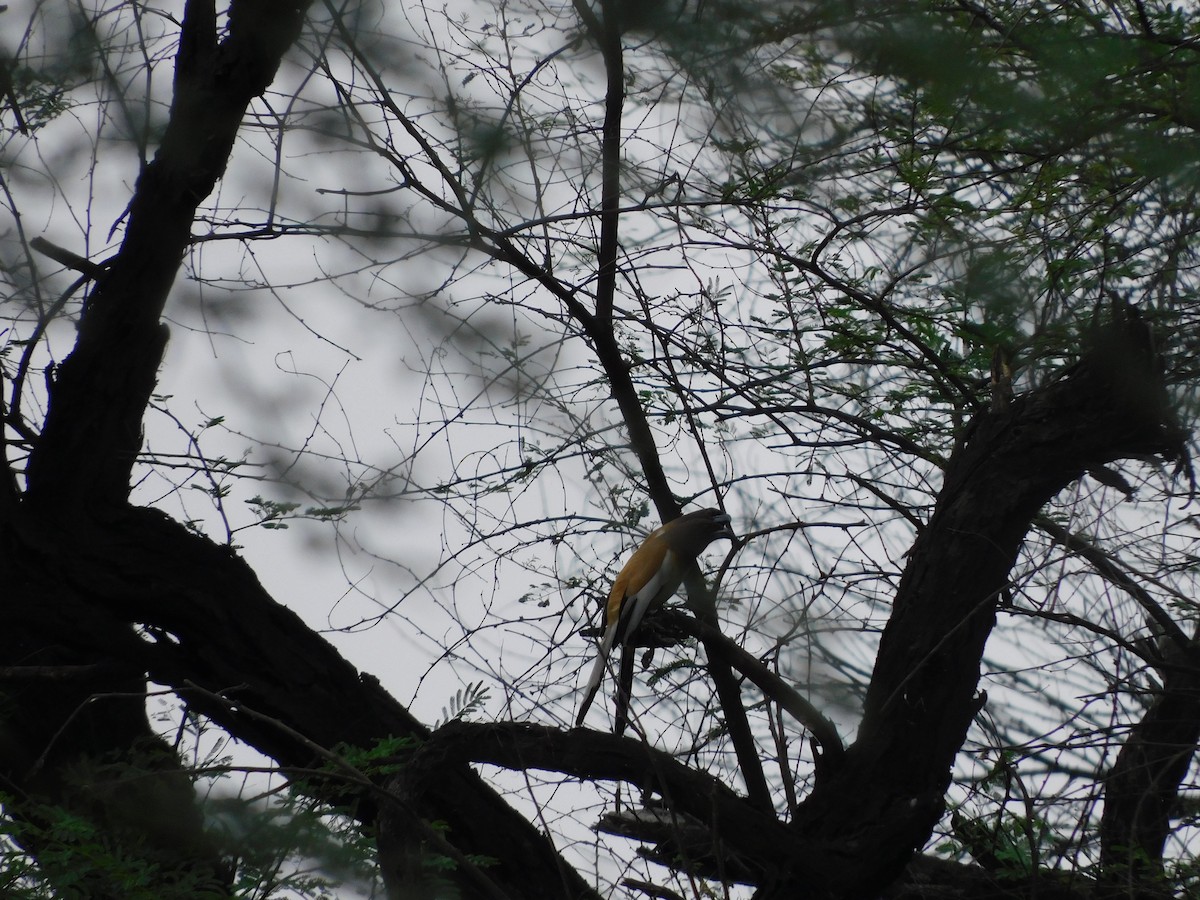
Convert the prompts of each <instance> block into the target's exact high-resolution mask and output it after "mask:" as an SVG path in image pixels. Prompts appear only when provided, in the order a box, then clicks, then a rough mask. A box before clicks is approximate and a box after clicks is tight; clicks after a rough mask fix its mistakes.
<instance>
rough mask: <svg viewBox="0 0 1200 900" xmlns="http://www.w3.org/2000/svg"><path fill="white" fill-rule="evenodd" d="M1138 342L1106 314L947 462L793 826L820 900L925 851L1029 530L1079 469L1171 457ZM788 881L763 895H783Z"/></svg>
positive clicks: (1127, 314) (1149, 365)
mask: <svg viewBox="0 0 1200 900" xmlns="http://www.w3.org/2000/svg"><path fill="white" fill-rule="evenodd" d="M1183 452H1184V451H1183V436H1182V435H1181V433H1180V432H1179V430H1178V429H1177V428H1176V426H1175V425H1174V423H1173V419H1172V416H1171V415H1170V412H1169V408H1168V405H1167V397H1166V392H1165V389H1164V387H1163V384H1162V379H1161V375H1160V371H1159V360H1158V358H1157V356H1156V354H1155V352H1154V348H1153V342H1152V340H1151V335H1150V333H1149V329H1148V328H1147V327H1146V326H1145V325H1144V323H1143V322H1142V321H1140V319H1139V318H1138V317H1137V315H1136V314H1135V313H1134V311H1133V310H1129V309H1124V308H1122V309H1118V310H1117V311H1116V312H1115V314H1114V321H1113V322H1112V323H1111V324H1110V325H1108V326H1106V327H1105V328H1103V329H1101V330H1100V331H1099V333H1098V334H1097V335H1096V337H1095V344H1094V346H1093V347H1092V348H1091V349H1090V350H1089V351H1088V352H1087V353H1086V354H1085V355H1084V357H1083V358H1082V359H1081V361H1080V362H1079V363H1078V364H1077V365H1076V366H1074V367H1073V368H1072V369H1070V370H1068V371H1067V372H1066V373H1064V375H1063V376H1062V377H1061V378H1059V379H1058V380H1056V381H1054V382H1052V383H1049V384H1047V385H1045V386H1044V387H1042V388H1040V389H1038V390H1035V391H1033V392H1030V393H1029V394H1026V395H1023V396H1019V397H1016V398H1015V399H1013V400H1012V402H1011V403H1010V404H1007V405H1003V406H1002V407H1001V408H999V409H994V410H991V409H989V410H984V411H982V412H980V413H979V414H978V416H977V417H976V419H975V420H974V422H973V423H972V426H971V428H970V429H969V432H968V435H967V437H966V440H965V442H964V443H963V445H962V446H961V447H960V448H959V449H958V450H957V452H955V454H954V455H953V457H952V459H951V460H950V462H949V464H948V466H947V470H946V476H945V483H944V485H943V487H942V490H941V492H940V493H939V495H938V500H937V503H936V506H935V510H934V513H933V515H932V517H931V519H930V521H929V523H928V524H927V526H926V527H925V528H924V529H923V530H922V531H921V533H920V535H919V536H918V537H917V540H916V542H915V544H914V545H913V548H912V550H911V551H910V553H909V562H908V565H907V567H906V568H905V571H904V573H903V576H902V578H901V581H900V585H899V587H898V589H897V593H896V598H895V601H894V607H893V611H892V615H891V617H890V619H889V621H888V624H887V626H886V627H885V629H884V632H883V635H882V639H881V641H880V647H879V652H878V655H877V657H876V663H875V669H874V672H873V674H872V677H871V682H870V685H869V688H868V691H867V696H866V702H865V708H864V714H863V719H862V723H861V725H860V728H859V733H858V737H857V739H856V740H855V742H854V743H853V744H852V745H851V746H850V747H849V748H848V749H847V752H846V754H845V757H844V759H843V760H842V761H841V762H840V764H839V765H838V766H837V767H836V768H834V769H832V770H831V771H829V772H827V773H824V775H825V777H822V778H819V779H818V781H817V785H816V788H815V790H814V791H813V793H812V794H811V795H810V797H809V798H808V799H807V800H806V802H805V803H803V804H802V806H801V809H800V810H799V814H798V815H797V819H796V822H795V827H796V830H797V832H798V833H799V834H801V835H806V836H809V837H810V838H811V839H813V840H820V841H822V842H824V843H825V844H826V845H827V846H828V847H829V855H830V861H831V864H830V865H829V866H828V867H827V868H826V871H824V872H821V873H819V875H820V877H819V878H818V879H817V881H818V882H819V883H820V884H822V888H823V890H825V891H827V893H828V895H829V896H832V897H839V898H858V897H873V896H877V895H878V893H879V892H880V891H881V890H882V889H883V888H884V887H885V886H886V885H887V884H889V883H890V882H891V881H893V880H894V879H895V878H896V877H897V876H898V875H899V874H900V873H901V872H902V871H903V869H904V866H905V865H906V863H907V862H908V860H909V859H910V858H911V856H912V854H913V852H914V851H915V850H916V849H918V848H919V847H921V846H922V845H923V844H924V843H925V841H926V840H928V838H929V836H930V834H931V833H932V829H933V827H934V825H935V824H936V823H937V821H938V819H939V817H940V816H941V813H942V811H943V808H944V804H943V797H944V794H945V791H946V789H947V787H948V786H949V783H950V776H951V767H952V766H953V763H954V759H955V756H956V755H957V753H958V750H959V748H960V747H961V746H962V743H963V741H964V739H965V737H966V733H967V729H968V727H969V726H970V724H971V720H972V718H973V717H974V716H975V714H976V713H977V712H978V711H979V709H980V708H981V707H982V706H983V705H984V703H985V702H986V697H985V696H984V695H982V694H979V693H977V688H978V683H979V672H980V660H981V659H982V656H983V650H984V645H985V643H986V641H987V639H988V636H989V634H990V633H991V630H992V627H993V625H994V623H995V618H996V608H997V605H998V603H999V600H1000V597H1001V596H1002V593H1003V591H1004V589H1005V587H1006V586H1007V583H1008V573H1009V570H1010V569H1011V567H1012V565H1013V562H1014V561H1015V559H1016V555H1017V552H1018V550H1019V549H1020V546H1021V543H1022V541H1023V540H1024V537H1025V534H1026V532H1027V531H1028V529H1029V527H1030V525H1031V523H1032V520H1033V518H1034V516H1035V515H1036V514H1037V512H1038V510H1039V509H1040V508H1041V507H1042V506H1043V505H1044V504H1045V503H1046V502H1047V501H1048V500H1050V499H1051V498H1052V497H1053V496H1054V495H1055V494H1057V493H1058V492H1059V491H1060V490H1062V489H1063V488H1065V487H1066V486H1067V485H1069V484H1070V483H1071V482H1073V481H1074V480H1076V479H1078V478H1079V477H1081V476H1082V475H1083V474H1084V472H1086V471H1087V470H1088V469H1090V468H1093V467H1097V466H1100V465H1103V464H1105V463H1108V462H1111V461H1113V460H1117V459H1121V458H1127V457H1141V456H1146V455H1151V454H1163V455H1167V456H1171V457H1180V456H1181V455H1182V454H1183ZM813 874H815V873H803V872H799V871H798V872H797V874H796V876H795V877H794V878H788V879H784V880H783V881H782V882H781V883H780V885H779V886H778V888H777V892H776V891H772V892H769V893H768V894H767V895H769V896H781V897H782V896H788V895H789V894H788V891H789V890H795V889H797V888H798V887H799V886H800V885H801V884H809V885H811V884H812V883H813V881H814V879H813V877H812V876H813Z"/></svg>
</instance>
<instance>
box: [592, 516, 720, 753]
mask: <svg viewBox="0 0 1200 900" xmlns="http://www.w3.org/2000/svg"><path fill="white" fill-rule="evenodd" d="M723 537H724V538H729V539H730V540H733V539H734V534H733V529H731V528H730V527H729V516H727V515H725V513H723V512H721V511H720V510H719V509H701V510H697V511H696V512H691V513H688V514H687V515H683V516H680V517H679V518H677V519H673V520H671V521H670V522H667V523H666V524H665V525H662V526H660V527H659V528H657V529H655V530H654V531H652V532H651V533H650V536H649V537H647V538H646V540H644V541H643V542H642V545H641V546H640V547H638V548H637V550H635V551H634V552H633V555H632V556H631V557H629V560H628V562H626V563H625V565H624V567H623V568H622V569H621V571H620V573H619V574H618V575H617V580H616V581H614V582H613V586H612V590H611V591H610V592H609V594H608V603H607V604H605V607H604V633H603V636H602V637H601V639H600V648H599V651H600V652H599V654H598V655H597V657H596V663H595V665H594V666H593V667H592V674H591V676H590V677H589V678H588V683H587V688H586V691H585V693H584V696H583V704H582V705H581V706H580V707H579V715H577V716H576V717H575V725H576V726H579V725H582V724H583V719H584V716H586V715H587V711H588V709H589V708H590V707H591V705H592V701H593V700H594V699H595V697H596V691H598V690H599V689H600V681H601V680H602V679H603V678H604V670H605V668H606V667H607V665H608V659H609V656H610V655H611V654H612V648H613V646H614V645H615V644H616V643H618V642H619V643H621V644H622V646H624V647H626V648H628V647H629V646H630V644H631V639H632V637H633V634H634V632H636V631H637V629H638V626H639V625H641V624H642V620H643V619H644V618H645V617H646V613H647V612H648V611H649V610H651V609H657V608H658V607H659V606H662V605H663V603H665V602H666V601H667V600H669V599H670V598H671V596H672V595H673V594H674V593H675V592H676V591H677V590H679V585H680V584H681V583H682V582H683V577H684V575H685V574H686V573H687V569H688V566H690V565H691V564H692V563H693V562H695V561H696V557H698V556H699V555H700V554H701V553H702V552H703V551H704V548H705V547H707V546H708V545H709V544H711V543H712V542H713V541H715V540H717V538H723ZM626 658H627V659H628V660H629V664H628V679H629V680H632V676H633V664H632V660H633V657H632V655H631V653H630V652H628V651H627V652H626ZM625 669H626V666H625V665H623V666H622V679H621V681H622V684H619V685H618V691H617V733H618V734H620V733H621V732H623V731H624V715H623V714H622V710H623V709H624V707H625V704H626V703H627V702H628V699H629V698H628V696H624V697H623V696H622V693H621V692H622V691H624V692H625V694H626V695H627V694H628V691H629V685H628V684H625V683H624V682H625V681H626V675H625Z"/></svg>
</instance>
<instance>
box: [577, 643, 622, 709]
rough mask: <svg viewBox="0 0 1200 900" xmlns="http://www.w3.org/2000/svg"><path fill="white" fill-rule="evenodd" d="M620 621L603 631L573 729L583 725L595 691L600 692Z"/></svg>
mask: <svg viewBox="0 0 1200 900" xmlns="http://www.w3.org/2000/svg"><path fill="white" fill-rule="evenodd" d="M619 624H620V621H619V620H617V621H614V622H612V623H610V624H609V626H608V627H607V628H605V629H604V636H603V637H602V638H601V639H600V647H599V648H598V652H597V653H596V662H595V664H594V665H593V666H592V674H591V675H589V676H588V682H587V687H586V688H585V689H584V694H583V703H582V704H580V706H579V714H578V715H576V716H575V727H576V728H578V727H579V726H580V725H582V724H583V719H584V716H586V715H587V711H588V710H589V709H591V707H592V701H593V700H595V699H596V691H598V690H600V682H601V681H603V680H604V670H605V668H606V667H607V666H608V657H609V654H611V653H612V647H613V641H614V640H615V639H616V636H617V625H619Z"/></svg>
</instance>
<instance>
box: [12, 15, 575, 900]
mask: <svg viewBox="0 0 1200 900" xmlns="http://www.w3.org/2000/svg"><path fill="white" fill-rule="evenodd" d="M306 6H307V3H306V2H304V0H296V2H293V3H283V4H279V3H270V4H264V3H261V2H256V0H234V3H233V5H232V6H231V7H230V9H229V18H228V23H227V30H226V35H225V37H224V39H222V40H221V41H220V42H219V43H218V32H217V17H216V7H215V4H214V3H213V2H212V0H191V2H189V3H188V4H187V7H186V11H185V16H184V21H183V26H182V31H181V36H180V49H179V54H178V57H177V66H176V76H175V97H174V101H173V104H172V109H171V117H170V121H169V124H168V127H167V130H166V133H165V135H164V138H163V143H162V145H161V147H160V149H159V151H158V153H157V154H156V156H155V159H154V161H153V162H151V163H150V164H149V165H148V166H147V167H146V169H145V171H144V172H143V173H142V175H141V177H140V178H139V180H138V185H137V189H136V192H135V194H134V197H133V200H132V203H131V204H130V209H129V216H128V224H127V230H126V234H125V238H124V241H123V243H122V247H121V251H120V253H119V254H118V256H117V257H116V259H115V261H114V262H113V265H112V266H111V267H110V268H109V269H108V271H107V272H106V273H105V274H104V275H102V276H101V277H100V280H99V281H98V283H97V284H96V285H95V289H94V291H93V293H92V295H91V297H90V298H89V302H88V304H87V307H86V309H85V312H84V314H83V317H82V319H81V321H80V325H79V336H78V339H77V342H76V346H75V348H74V350H73V351H72V353H71V354H70V356H69V357H68V358H67V359H66V360H65V361H64V363H63V365H62V366H61V367H60V369H59V371H58V373H57V378H56V379H55V381H54V383H53V384H52V385H51V388H50V396H49V408H48V412H47V417H46V421H45V424H44V427H43V430H42V433H41V435H40V437H39V439H38V441H37V443H36V445H35V446H34V448H33V450H32V452H31V454H30V457H29V460H28V464H27V469H26V472H25V491H24V493H23V494H18V492H17V490H16V487H15V484H16V482H15V479H13V478H12V477H8V478H6V479H5V481H4V485H3V488H2V493H0V585H3V590H4V592H3V596H2V598H0V600H2V603H3V612H4V619H5V628H4V629H3V630H2V631H0V667H3V681H0V692H2V694H3V696H2V698H0V699H2V700H3V719H2V721H0V779H2V780H0V788H2V789H3V791H4V793H6V794H7V795H8V799H7V800H6V806H7V807H8V811H9V812H10V813H14V814H18V815H22V816H23V817H24V819H25V820H26V821H27V822H28V823H29V826H30V832H29V838H28V840H27V841H26V844H27V846H28V847H29V849H30V850H31V851H32V852H33V853H34V854H36V853H37V852H38V851H39V850H40V849H46V848H47V847H48V844H47V843H46V841H44V840H41V839H40V838H39V837H38V836H37V834H36V833H35V831H34V830H33V829H35V828H36V827H37V826H38V825H39V824H41V823H42V822H43V821H44V819H45V816H46V814H47V813H48V812H50V811H52V810H53V809H55V808H65V809H70V810H71V811H72V812H74V813H76V814H78V815H82V816H83V817H85V819H87V820H88V821H90V822H91V823H92V825H93V827H94V828H95V829H96V831H97V833H98V834H100V835H102V836H103V839H104V841H105V842H107V843H108V844H109V845H110V846H111V847H112V850H113V853H114V854H120V855H123V856H126V857H131V858H135V859H139V860H140V863H141V864H144V865H145V866H149V867H151V868H152V877H157V878H158V879H159V883H160V884H161V885H162V886H163V892H164V896H165V895H167V893H168V889H169V888H170V889H177V890H179V891H183V892H186V891H188V890H194V892H196V893H198V892H206V893H205V896H217V895H219V894H222V893H227V892H228V890H229V887H230V883H231V873H230V872H229V871H228V870H227V867H226V866H225V864H224V862H223V860H222V858H221V854H220V850H219V848H217V847H215V846H214V845H213V844H212V842H211V841H209V840H208V838H207V837H206V836H205V834H204V831H203V828H202V824H203V823H202V821H201V816H200V813H199V810H198V809H197V807H196V804H195V798H194V796H193V792H192V790H191V786H190V781H189V779H188V777H187V775H186V773H185V772H183V770H182V769H181V768H180V767H179V763H178V760H177V759H176V758H175V756H174V753H173V752H172V750H171V748H170V747H168V746H167V745H165V744H164V743H163V742H161V741H160V740H158V739H157V738H156V737H155V735H154V732H153V729H152V728H151V727H150V724H149V722H148V721H147V719H146V712H145V704H146V697H145V686H146V673H147V672H148V673H149V674H150V676H151V677H152V678H153V679H154V680H155V681H157V682H159V683H161V684H166V685H169V686H171V687H172V688H174V689H175V690H176V691H177V693H178V694H179V695H180V696H181V697H183V698H184V699H185V700H186V701H187V702H188V703H189V705H190V706H191V708H192V709H194V710H197V711H200V712H205V713H208V714H209V715H211V717H212V718H213V719H214V720H215V721H216V722H218V724H220V725H221V726H223V727H224V728H226V729H227V730H228V731H229V732H230V733H231V734H232V735H234V736H235V737H237V738H238V739H239V740H242V741H245V742H247V743H249V744H251V745H253V746H255V747H257V748H258V749H259V750H261V751H262V752H264V753H266V754H267V755H269V756H272V757H274V758H275V759H277V760H278V761H279V762H280V763H281V765H283V766H285V767H288V766H291V767H300V768H311V767H312V766H314V765H317V764H320V763H322V762H324V761H326V760H324V759H323V758H322V754H321V748H326V749H329V748H333V747H335V746H336V745H337V744H339V743H345V744H347V745H350V746H355V747H369V746H371V745H372V744H373V743H374V742H376V741H378V740H381V739H384V738H387V737H389V736H409V737H412V738H415V739H417V740H420V739H422V738H423V737H424V736H425V734H426V732H425V729H424V728H423V727H422V726H421V725H420V723H418V722H416V721H415V720H414V719H413V718H412V717H411V716H409V715H408V714H407V712H406V711H405V710H404V709H403V708H402V707H400V706H399V705H398V704H396V703H395V701H393V700H392V699H391V698H390V697H388V696H387V695H386V694H385V693H384V692H383V691H382V690H381V689H380V687H379V684H378V682H376V681H375V680H374V679H371V678H369V677H366V676H360V675H359V673H358V672H356V671H355V670H354V668H353V667H352V666H350V665H349V664H348V663H347V662H346V661H345V660H343V659H342V658H341V657H340V656H339V655H338V654H337V653H336V652H335V651H334V650H333V649H332V648H331V647H330V646H329V644H328V643H327V642H325V641H324V640H323V639H321V638H320V637H319V636H318V635H316V634H315V633H313V632H312V631H311V630H309V629H308V628H307V627H305V626H304V625H303V623H301V622H300V620H299V619H298V618H297V617H296V616H295V615H293V614H292V613H291V612H289V611H288V610H287V609H285V608H284V607H282V606H280V605H279V604H277V603H275V602H274V601H273V600H272V599H271V598H270V597H268V596H267V595H266V593H265V592H264V591H263V590H262V587H261V586H260V585H259V584H258V581H257V579H256V578H255V577H254V575H253V573H252V572H251V571H250V569H249V568H248V567H247V566H246V565H245V564H244V563H243V562H242V561H241V560H240V559H238V558H237V557H236V556H235V555H234V554H233V553H232V552H230V551H228V550H226V549H223V548H220V547H217V546H216V545H214V544H212V543H210V542H209V541H207V540H205V539H204V538H202V537H198V536H197V535H195V534H192V533H190V532H189V531H188V530H187V529H186V528H184V527H183V526H182V525H180V524H178V523H176V522H174V521H172V520H170V519H168V518H167V517H165V516H163V515H160V514H158V513H156V512H153V511H151V510H145V509H136V508H131V507H129V506H128V503H127V500H128V496H129V490H130V474H131V471H132V468H133V465H134V461H135V459H136V456H137V453H138V452H139V450H140V448H141V426H142V417H143V415H144V413H145V409H146V405H147V403H148V400H149V397H150V394H151V392H152V390H153V388H154V384H155V378H156V374H157V370H158V366H159V364H160V362H161V357H162V353H163V349H164V347H165V344H166V331H165V327H164V326H163V325H162V324H161V323H160V318H161V314H162V310H163V307H164V304H165V302H166V298H167V295H168V293H169V291H170V288H171V285H172V283H173V281H174V279H175V277H176V274H177V272H178V269H179V265H180V261H181V259H182V257H183V254H184V252H185V250H186V248H187V246H188V242H189V240H190V232H191V226H192V222H193V219H194V217H195V214H196V210H197V207H198V205H199V204H200V203H201V202H203V200H204V199H205V197H207V196H208V194H209V193H210V192H211V190H212V189H213V187H214V185H215V184H216V182H217V180H218V179H219V178H220V176H221V175H222V173H223V171H224V168H225V165H226V162H227V159H228V156H229V152H230V150H231V148H232V147H233V143H234V139H235V137H236V134H237V130H238V128H239V127H240V125H241V121H242V118H243V115H244V113H245V110H246V107H247V105H248V104H249V102H250V101H251V100H252V99H253V97H255V96H256V95H258V94H260V93H261V92H262V91H264V90H265V89H266V88H267V86H268V85H269V84H270V82H271V80H272V78H273V77H274V74H275V71H276V69H277V67H278V65H279V62H280V59H281V57H282V54H283V53H284V52H285V51H286V49H287V48H288V47H289V46H290V45H291V43H292V42H293V41H294V40H295V39H296V37H297V36H298V34H299V31H300V27H301V24H302V21H303V17H304V10H305V7H306ZM147 776H153V777H147ZM330 783H331V785H332V786H331V788H330V794H329V796H330V798H331V799H339V798H340V799H343V800H346V801H347V802H350V801H353V803H354V804H355V805H356V806H355V811H356V812H357V813H358V815H359V816H360V817H361V818H362V819H363V820H364V821H366V822H372V821H374V816H375V811H376V809H377V806H378V804H379V802H380V797H381V796H382V794H380V793H378V792H375V791H372V790H364V787H363V785H362V784H355V785H353V786H352V787H350V788H347V787H346V786H345V785H344V784H341V786H339V782H337V780H336V779H334V778H331V782H330ZM406 812H407V813H408V814H409V815H410V816H412V815H415V816H417V817H418V819H419V818H421V817H423V818H426V819H430V820H433V819H436V820H440V821H442V822H445V823H447V824H448V831H446V832H445V833H444V835H443V836H444V839H445V840H446V841H447V846H446V848H445V849H447V850H452V851H454V852H456V853H459V854H462V855H463V856H464V857H465V855H467V854H477V855H479V856H481V857H490V858H493V859H496V860H497V862H496V864H495V866H494V867H492V868H490V869H489V871H488V873H487V875H488V877H489V879H490V881H491V882H492V883H494V884H496V885H498V886H499V887H498V889H497V890H498V891H499V892H500V893H501V894H505V895H507V896H511V897H567V898H575V897H590V896H593V895H592V893H591V892H590V891H589V889H588V888H587V886H586V884H585V883H584V882H583V881H582V879H581V878H579V876H578V874H577V873H575V872H574V871H573V870H571V869H570V868H569V867H567V866H565V865H564V864H563V863H562V861H561V859H560V858H559V857H558V855H557V853H555V851H554V848H553V847H552V846H551V845H550V843H549V842H548V841H547V840H546V839H545V838H544V837H543V836H542V835H541V834H540V833H539V832H538V831H537V830H536V829H535V828H533V827H532V826H531V825H529V823H528V822H526V821H525V820H524V819H523V818H522V817H520V816H519V815H517V814H516V813H515V812H514V811H513V810H512V809H511V808H510V807H509V806H508V805H507V804H505V803H504V802H503V800H502V799H501V798H499V797H498V796H497V795H496V794H495V793H494V792H493V791H491V790H490V789H489V788H488V787H487V786H485V785H484V784H483V783H482V782H481V781H480V780H479V779H478V778H477V777H476V776H475V775H474V774H473V773H472V772H471V771H470V770H469V769H467V768H466V767H465V766H459V767H457V768H455V769H454V770H453V771H451V772H449V773H447V774H446V776H445V778H444V779H442V781H441V782H440V783H439V784H438V785H435V786H432V787H431V789H430V790H428V791H427V792H425V795H424V797H423V799H422V801H421V802H420V803H419V804H418V805H416V806H415V807H414V808H412V809H407V810H406ZM425 837H426V835H425V834H424V833H421V832H419V831H417V832H416V833H414V832H413V830H411V829H410V830H408V831H405V832H403V833H401V834H400V835H398V836H397V837H396V840H398V841H399V842H400V843H401V845H404V846H410V847H412V848H415V851H416V852H419V851H420V850H421V847H422V846H423V845H424V844H426V841H425V840H424V839H425ZM394 843H396V841H393V844H394ZM430 852H434V853H436V852H437V848H436V847H435V848H431V850H430ZM470 874H472V875H474V876H477V875H478V873H470ZM97 878H98V879H100V876H97ZM471 883H472V882H471V880H470V879H466V880H464V884H466V885H468V886H469V885H470V884H471ZM86 893H88V894H89V896H93V897H108V896H111V897H121V896H123V895H124V892H123V890H122V888H121V885H120V884H119V883H113V884H109V883H107V882H103V881H102V880H97V881H95V882H94V883H89V884H88V885H86ZM189 895H194V894H189Z"/></svg>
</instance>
